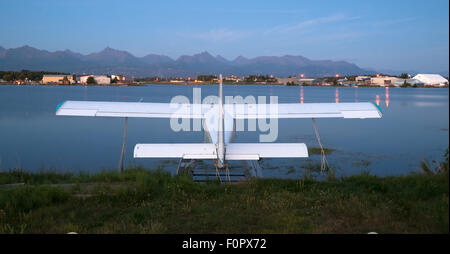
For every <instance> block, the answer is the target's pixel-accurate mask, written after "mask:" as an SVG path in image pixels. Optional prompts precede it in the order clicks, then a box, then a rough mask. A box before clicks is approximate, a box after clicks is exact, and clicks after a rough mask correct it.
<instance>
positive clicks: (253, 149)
mask: <svg viewBox="0 0 450 254" xmlns="http://www.w3.org/2000/svg"><path fill="white" fill-rule="evenodd" d="M225 152H226V153H225V159H226V160H259V159H261V158H307V157H308V149H307V147H306V145H305V144H304V143H267V144H265V143H230V144H228V145H227V146H226V150H225Z"/></svg>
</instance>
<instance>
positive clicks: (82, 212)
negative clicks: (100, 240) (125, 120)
mask: <svg viewBox="0 0 450 254" xmlns="http://www.w3.org/2000/svg"><path fill="white" fill-rule="evenodd" d="M17 182H24V183H25V185H23V186H17V187H0V232H1V233H67V232H71V231H75V232H78V233H367V232H371V231H375V232H378V233H448V231H449V224H448V218H449V210H448V209H449V196H448V192H449V181H448V173H447V174H434V175H429V174H413V175H408V176H395V177H384V178H380V177H376V176H372V175H369V174H367V173H366V174H362V175H359V176H352V177H346V178H337V179H334V180H328V181H316V180H312V179H298V180H282V179H255V180H252V181H250V182H247V183H243V184H235V185H226V184H225V185H221V184H218V183H210V184H197V183H194V182H192V181H191V180H190V179H189V178H186V177H181V176H171V175H170V174H168V173H164V172H162V171H150V170H145V169H143V168H134V169H127V170H125V171H124V172H123V173H122V174H119V173H116V172H108V171H103V172H100V173H97V174H86V173H78V174H57V173H56V172H44V171H41V172H38V173H27V172H24V171H17V170H13V171H10V172H3V173H0V183H1V184H11V183H17Z"/></svg>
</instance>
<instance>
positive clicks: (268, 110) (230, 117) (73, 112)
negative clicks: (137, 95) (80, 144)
mask: <svg viewBox="0 0 450 254" xmlns="http://www.w3.org/2000/svg"><path fill="white" fill-rule="evenodd" d="M222 98H223V95H222V76H220V85H219V96H218V103H217V104H184V105H182V107H174V105H171V103H144V102H106V101H65V102H63V103H61V104H59V105H58V106H57V109H56V115H59V116H91V117H94V116H96V117H98V116H101V117H123V118H125V119H127V118H128V117H149V118H173V117H175V118H188V119H202V120H203V128H204V129H205V132H206V133H207V135H208V137H209V141H210V143H183V144H136V145H135V147H134V158H180V159H184V160H189V159H191V160H192V159H194V160H196V159H198V160H205V159H211V160H215V164H216V167H218V168H219V169H222V168H224V167H225V166H226V164H227V161H229V160H250V161H258V160H259V159H261V158H305V157H308V149H307V147H306V145H305V144H304V143H231V138H232V132H233V127H234V126H235V121H236V120H238V119H240V120H243V119H244V120H245V119H260V118H265V119H268V118H277V119H279V118H312V119H314V118H360V119H364V118H381V117H382V113H381V110H380V108H379V107H378V106H377V105H375V104H374V103H370V102H357V103H303V104H300V103H280V104H224V103H223V99H222ZM274 107H276V108H275V110H273V109H274ZM125 135H126V133H125V134H124V136H125ZM123 149H124V147H123V146H122V156H123ZM121 160H122V159H121Z"/></svg>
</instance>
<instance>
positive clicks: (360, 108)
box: [225, 102, 382, 119]
mask: <svg viewBox="0 0 450 254" xmlns="http://www.w3.org/2000/svg"><path fill="white" fill-rule="evenodd" d="M225 111H226V112H227V113H228V114H229V115H231V116H233V117H234V118H235V119H256V118H327V117H335V118H381V116H382V112H381V109H380V108H379V107H378V106H377V105H376V104H373V103H370V102H355V103H303V104H300V103H280V104H226V105H225Z"/></svg>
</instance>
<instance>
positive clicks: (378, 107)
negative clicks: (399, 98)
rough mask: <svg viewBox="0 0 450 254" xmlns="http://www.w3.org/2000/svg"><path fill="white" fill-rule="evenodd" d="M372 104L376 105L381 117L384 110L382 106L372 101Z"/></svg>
mask: <svg viewBox="0 0 450 254" xmlns="http://www.w3.org/2000/svg"><path fill="white" fill-rule="evenodd" d="M372 105H373V106H375V108H376V109H377V111H378V114H379V115H380V118H381V117H382V116H383V111H382V110H381V108H380V106H378V105H377V104H376V103H375V102H372Z"/></svg>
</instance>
